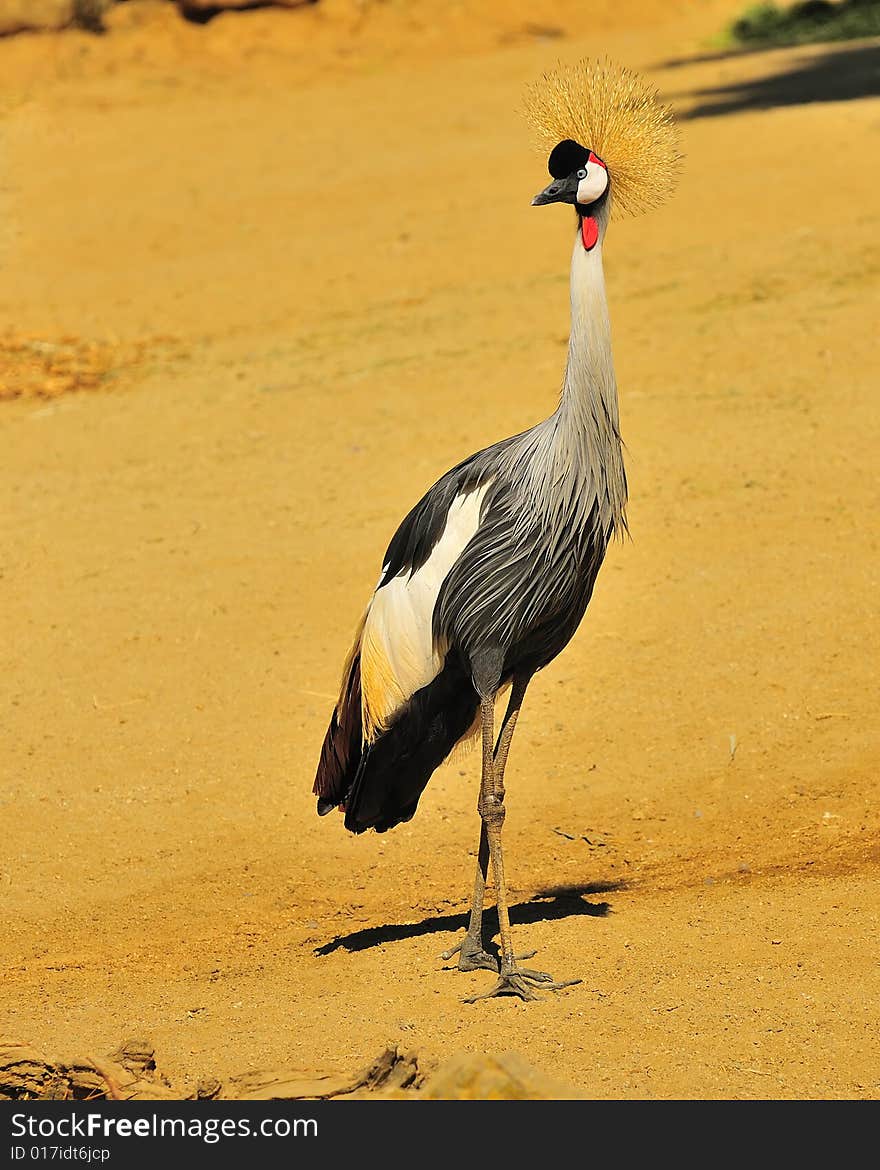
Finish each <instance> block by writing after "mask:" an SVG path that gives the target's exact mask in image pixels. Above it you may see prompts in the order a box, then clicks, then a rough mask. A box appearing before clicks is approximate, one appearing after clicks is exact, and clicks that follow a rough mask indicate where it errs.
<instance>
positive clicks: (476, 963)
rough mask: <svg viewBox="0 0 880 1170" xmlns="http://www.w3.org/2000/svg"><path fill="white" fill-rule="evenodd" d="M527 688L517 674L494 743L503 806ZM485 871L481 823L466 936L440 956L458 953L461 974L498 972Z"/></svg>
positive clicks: (523, 677) (485, 843)
mask: <svg viewBox="0 0 880 1170" xmlns="http://www.w3.org/2000/svg"><path fill="white" fill-rule="evenodd" d="M528 685H529V676H527V675H518V676H516V677H515V678H514V680H513V685H512V687H511V691H510V700H509V702H508V704H507V711H506V713H505V715H504V721H503V722H502V724H501V731H500V733H499V735H498V742H497V743H496V744H495V751H494V753H493V754H494V761H495V795H496V797H497V799H498V800H499V802H500V803H501V804H503V803H504V769H505V768H506V766H507V754H508V752H509V751H510V741H511V740H512V739H513V731H514V728H515V727H516V720H517V717H518V715H519V711H520V707H522V703H523V698H524V696H525V693H526V687H527V686H528ZM488 869H489V836H488V834H487V832H486V825H485V822H484V823H483V824H481V826H480V846H479V850H478V852H477V872H476V875H475V876H474V894H473V898H472V900H471V913H470V919H469V921H468V929H467V934H466V935H465V936H464V938H463V939H462V941H461V942H460V943H459V944H458V945H457V946H455V947H452V948H451V949H450V950H448V951H444V952H443V954H442V956H441V958H443V959H451V958H452V957H453V956H454V955H456V954H458V956H459V959H458V969H459V970H460V971H474V970H476V969H477V968H480V967H485V968H486V969H487V970H489V971H497V970H498V960H497V959H496V958H495V957H494V955H490V954H489V952H488V951H487V950H486V947H485V945H484V943H483V903H484V900H485V896H486V874H487V872H488ZM534 953H535V952H534V951H531V952H530V953H529V954H526V955H519V956H518V958H522V959H530V958H531V957H532V955H533V954H534Z"/></svg>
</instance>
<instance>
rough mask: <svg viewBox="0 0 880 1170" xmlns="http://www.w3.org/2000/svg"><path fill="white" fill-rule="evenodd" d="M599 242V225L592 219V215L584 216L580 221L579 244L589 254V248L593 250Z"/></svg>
mask: <svg viewBox="0 0 880 1170" xmlns="http://www.w3.org/2000/svg"><path fill="white" fill-rule="evenodd" d="M598 240H599V224H598V223H597V222H596V220H595V219H593V217H592V215H585V216H584V218H583V219H582V220H581V242H582V243H583V245H584V249H585V250H586V251H587V252H589V251H590V249H591V248H595V246H596V244H597V242H598Z"/></svg>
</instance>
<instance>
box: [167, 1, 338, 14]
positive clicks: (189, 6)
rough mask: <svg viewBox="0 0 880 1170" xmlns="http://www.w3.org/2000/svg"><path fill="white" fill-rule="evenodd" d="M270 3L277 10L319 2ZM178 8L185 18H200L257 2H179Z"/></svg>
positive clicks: (251, 6)
mask: <svg viewBox="0 0 880 1170" xmlns="http://www.w3.org/2000/svg"><path fill="white" fill-rule="evenodd" d="M264 2H265V0H264ZM268 2H269V3H270V4H272V5H273V6H274V7H275V8H304V7H305V6H306V5H307V4H316V3H317V2H318V0H268ZM177 6H178V8H179V9H180V10H181V12H182V13H183V14H184V15H185V16H187V15H196V16H198V15H200V14H204V13H206V12H207V13H210V12H220V11H222V10H223V9H225V8H253V7H255V0H177Z"/></svg>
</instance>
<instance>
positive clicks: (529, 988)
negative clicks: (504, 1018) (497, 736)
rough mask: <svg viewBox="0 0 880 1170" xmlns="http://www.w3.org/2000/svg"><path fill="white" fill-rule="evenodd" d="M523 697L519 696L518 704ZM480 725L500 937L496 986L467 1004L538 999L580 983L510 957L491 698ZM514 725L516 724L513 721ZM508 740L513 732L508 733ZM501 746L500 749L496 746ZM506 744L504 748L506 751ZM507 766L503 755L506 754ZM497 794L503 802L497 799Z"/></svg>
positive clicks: (484, 809) (484, 812) (483, 810)
mask: <svg viewBox="0 0 880 1170" xmlns="http://www.w3.org/2000/svg"><path fill="white" fill-rule="evenodd" d="M521 703H522V697H521V696H520V704H521ZM480 709H481V722H482V730H483V773H482V781H481V784H480V801H479V806H478V807H479V811H480V816H481V817H482V820H483V826H484V828H485V831H486V835H487V837H488V839H489V855H490V857H491V860H492V877H493V880H494V883H495V902H496V905H497V907H498V927H499V931H500V933H501V971H500V975H499V979H498V982H497V983H496V984H495V986H494V987H493V988H492V990H491V991H487V992H484V993H483V994H482V995H476V996H472V997H470V998H469V999H467V1000H466V1001H465V1002H466V1003H475V1002H476V1001H477V1000H479V999H490V998H491V997H493V996H496V995H518V996H519V997H520V999H525V1000H530V999H538V998H539V997H538V996H537V995H536V994H535V990H534V989H535V987H536V986H537V987H543V988H545V989H546V990H548V991H557V990H559V989H560V988H562V987H570V986H572V984H574V983H579V982H580V980H579V979H573V980H569V981H568V982H565V983H557V982H556V981H555V980H554V979H553V977H552V975H548V974H546V973H545V972H543V971H529V970H526V969H525V968H522V967H519V966H517V961H516V956H515V955H514V953H513V942H512V939H511V932H510V915H509V914H508V909H507V881H506V879H505V875H504V854H503V852H502V848H501V830H502V828H503V825H504V817H505V809H504V803H503V795H504V789H503V786H500V785H499V783H498V779H497V774H496V768H495V758H494V757H495V753H494V752H493V750H492V740H493V731H494V728H493V724H494V720H495V708H494V704H493V702H492V699H491V698H490V697H484V698H482V699H481V703H480ZM514 722H515V720H514ZM510 735H511V737H512V736H513V731H512V730H511V732H510ZM499 746H500V745H499ZM509 746H510V745H509V743H508V744H507V747H508V748H509ZM505 762H506V752H505ZM499 791H500V796H501V798H502V799H499Z"/></svg>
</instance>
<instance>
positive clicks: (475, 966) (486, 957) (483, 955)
mask: <svg viewBox="0 0 880 1170" xmlns="http://www.w3.org/2000/svg"><path fill="white" fill-rule="evenodd" d="M536 953H537V952H536V951H528V952H527V953H526V954H524V955H517V956H516V958H517V959H531V958H532V956H533V955H535V954H536ZM455 955H458V969H459V971H479V970H486V971H494V972H496V974H497V972H498V971H499V969H500V966H501V963H500V961H499V960H498V959H497V958H496V957H495V956H494V955H490V954H489V952H488V951H487V950H486V948H485V947H484V946H483V944H482V942H481V941H480V940H479V939H475V938H472V937H471V935H469V934H466V935H465V936H464V938H463V939H462V940H461V942H460V943H459V944H458V945H457V946H454V947H451V948H450V949H449V950H448V951H444V952H443V954H442V955H441V956H440V958H441V959H447V960H448V959H452V958H454V957H455Z"/></svg>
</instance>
